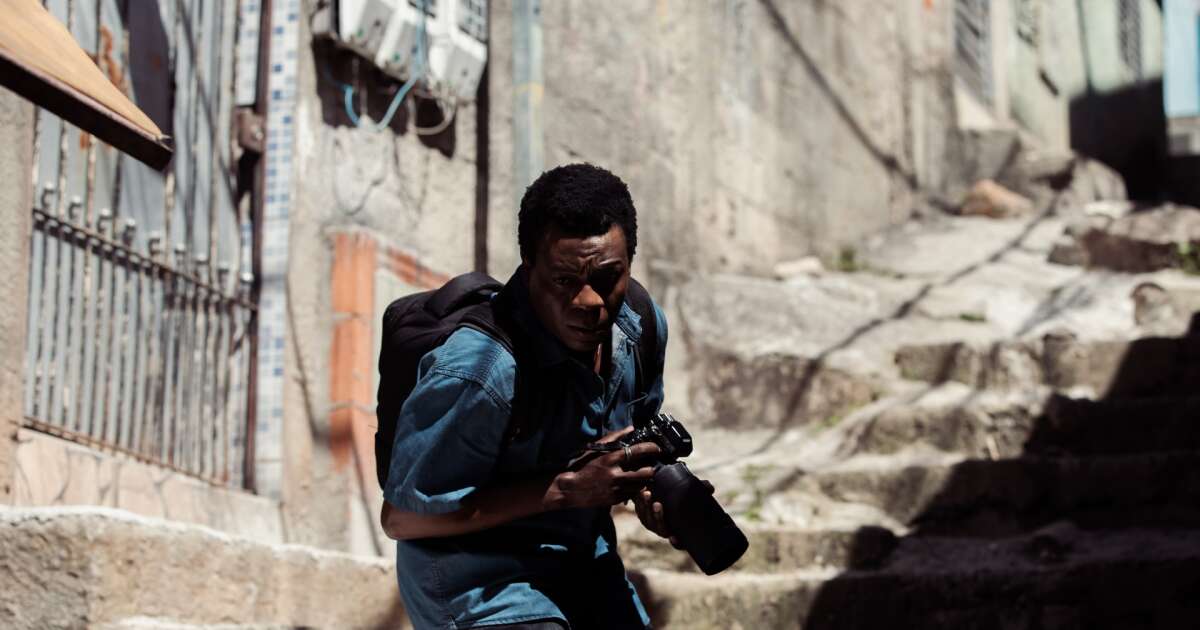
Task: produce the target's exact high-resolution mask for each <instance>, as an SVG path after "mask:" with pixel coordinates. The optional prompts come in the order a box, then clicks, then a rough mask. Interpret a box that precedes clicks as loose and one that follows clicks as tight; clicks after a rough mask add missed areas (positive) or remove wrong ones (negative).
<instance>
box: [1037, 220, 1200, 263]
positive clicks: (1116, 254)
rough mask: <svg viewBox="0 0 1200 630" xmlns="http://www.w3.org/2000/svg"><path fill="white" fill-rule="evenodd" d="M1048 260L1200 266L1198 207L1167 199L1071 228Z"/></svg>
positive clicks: (1059, 261)
mask: <svg viewBox="0 0 1200 630" xmlns="http://www.w3.org/2000/svg"><path fill="white" fill-rule="evenodd" d="M1050 261H1051V262H1055V263H1059V264H1072V265H1079V266H1086V267H1094V268H1103V269H1111V270H1113V271H1123V272H1129V273H1146V272H1152V271H1157V270H1159V269H1172V268H1174V269H1184V270H1186V271H1200V210H1198V209H1196V208H1191V207H1187V206H1176V205H1173V204H1167V205H1164V206H1160V207H1158V208H1154V209H1152V210H1146V211H1142V212H1135V213H1132V214H1128V215H1126V216H1122V217H1120V218H1117V219H1113V220H1109V219H1108V218H1107V217H1091V218H1089V219H1088V220H1086V222H1084V223H1081V224H1077V225H1075V226H1073V227H1072V228H1070V229H1068V230H1067V232H1066V233H1065V234H1064V237H1063V239H1062V240H1061V241H1060V242H1059V243H1058V244H1056V246H1055V248H1054V249H1053V250H1052V251H1051V253H1050Z"/></svg>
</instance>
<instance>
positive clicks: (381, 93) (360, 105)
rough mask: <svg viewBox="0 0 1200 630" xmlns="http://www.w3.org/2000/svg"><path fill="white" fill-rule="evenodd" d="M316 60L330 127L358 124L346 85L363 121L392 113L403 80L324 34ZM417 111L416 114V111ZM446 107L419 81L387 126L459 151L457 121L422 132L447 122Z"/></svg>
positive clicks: (316, 44) (446, 151)
mask: <svg viewBox="0 0 1200 630" xmlns="http://www.w3.org/2000/svg"><path fill="white" fill-rule="evenodd" d="M312 54H313V65H314V66H315V68H316V75H317V96H318V98H320V99H321V118H322V120H323V121H324V122H325V124H326V125H329V126H330V127H354V126H355V123H354V121H353V120H351V118H350V114H349V112H347V103H346V92H345V89H344V86H350V87H352V88H353V89H354V94H353V96H352V99H351V103H350V106H351V111H353V112H354V113H355V115H357V116H359V117H360V118H361V124H362V125H374V124H377V122H378V121H380V120H383V119H384V118H385V117H386V116H387V112H388V108H389V107H390V106H391V105H392V100H393V97H394V96H395V95H396V93H397V92H398V91H399V90H400V87H401V85H402V84H401V83H399V82H397V81H396V80H395V79H393V78H391V77H389V76H387V75H385V74H383V73H382V72H380V71H379V70H378V69H377V68H375V66H374V65H372V64H371V63H370V62H368V61H366V60H365V59H362V58H360V57H359V56H358V55H356V54H354V53H352V52H350V51H347V50H343V49H341V48H338V47H337V46H335V45H334V44H333V43H332V42H330V41H328V40H324V39H314V40H313V43H312ZM414 112H415V114H416V115H415V117H414V115H413V114H414ZM445 115H446V113H445V112H444V111H443V110H442V109H441V108H440V107H439V106H438V104H437V101H435V100H433V99H430V98H424V97H423V96H422V95H421V87H420V86H419V85H418V86H415V87H414V88H413V90H412V91H411V92H410V93H409V94H408V95H407V96H405V97H404V102H403V103H401V104H400V105H399V107H398V108H397V109H396V111H395V114H394V115H393V116H392V119H391V120H390V121H389V122H388V125H387V129H388V130H390V131H391V132H392V133H394V134H396V135H397V136H404V135H408V134H409V133H414V134H416V136H417V138H418V139H420V141H421V144H423V145H425V146H426V147H429V148H431V149H435V150H437V151H439V152H441V154H442V155H444V156H446V157H448V158H450V157H454V151H455V148H456V146H457V141H458V138H457V132H456V131H455V129H456V127H457V126H458V125H455V124H454V123H453V121H451V122H450V123H449V124H447V125H446V126H445V128H444V129H441V130H440V131H437V132H436V133H421V132H420V131H418V130H420V129H436V128H438V127H440V126H441V125H442V123H444V122H445V119H444V116H445Z"/></svg>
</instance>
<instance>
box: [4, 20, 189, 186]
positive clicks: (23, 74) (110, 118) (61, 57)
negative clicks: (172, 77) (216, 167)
mask: <svg viewBox="0 0 1200 630" xmlns="http://www.w3.org/2000/svg"><path fill="white" fill-rule="evenodd" d="M0 84H3V85H4V86H5V87H7V88H9V89H11V90H12V91H14V92H16V93H17V94H20V95H21V96H24V97H25V98H27V99H29V100H30V101H33V102H34V103H35V104H36V105H39V106H41V107H44V108H45V109H47V110H49V111H51V112H53V113H55V114H57V115H58V116H60V117H61V118H63V119H64V120H66V121H68V122H71V123H73V124H75V125H76V126H78V127H79V128H80V129H83V130H84V131H87V132H89V133H91V134H93V135H95V136H96V137H97V138H99V139H101V140H103V141H105V142H107V143H109V144H111V145H112V146H114V147H116V148H117V149H119V150H121V151H124V152H125V153H128V154H129V155H131V156H133V157H134V158H136V159H138V160H141V161H142V162H145V163H146V164H148V165H149V166H151V167H152V168H155V169H158V170H162V169H164V168H166V166H167V164H168V163H169V162H170V161H171V144H170V138H168V137H167V136H164V135H163V133H162V131H161V130H160V129H159V128H158V126H157V125H155V124H154V121H152V120H150V117H149V116H147V115H146V114H145V112H143V111H142V110H140V109H138V107H137V105H134V104H133V103H132V102H131V101H130V100H129V98H128V97H126V96H125V95H124V94H122V93H121V91H120V90H119V89H117V87H116V86H114V85H113V84H112V82H110V81H109V80H108V78H107V77H105V76H104V73H103V72H101V71H100V68H98V67H97V66H96V64H95V63H94V62H93V61H92V60H91V58H90V57H89V56H88V54H87V53H86V52H84V51H83V49H82V48H80V47H79V44H78V43H77V42H76V41H75V38H73V37H71V33H70V32H69V31H67V29H66V27H65V26H63V24H62V23H61V22H59V21H58V20H57V19H55V18H54V16H52V15H50V14H49V13H47V12H46V10H45V9H44V8H42V5H41V4H40V3H39V2H38V0H0Z"/></svg>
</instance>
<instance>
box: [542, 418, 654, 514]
mask: <svg viewBox="0 0 1200 630" xmlns="http://www.w3.org/2000/svg"><path fill="white" fill-rule="evenodd" d="M629 431H630V429H623V430H621V431H615V432H613V433H609V434H608V435H606V436H604V437H603V438H601V439H600V440H599V441H600V442H602V443H606V442H612V441H613V440H616V439H618V438H620V437H621V436H623V435H625V434H626V433H628V432H629ZM661 452H662V451H661V449H659V448H658V445H657V444H650V443H642V444H634V445H633V446H631V447H630V448H629V451H628V453H629V456H628V458H626V451H625V450H624V449H622V450H619V451H613V452H611V453H605V454H603V455H599V456H597V457H593V458H591V459H587V460H586V461H583V462H582V463H581V464H580V465H579V466H578V468H576V469H574V470H570V471H567V472H564V473H561V474H559V475H558V476H557V477H555V478H554V483H553V486H552V488H551V497H552V501H553V502H554V504H555V505H556V506H558V507H563V508H581V507H610V506H613V505H616V504H618V503H624V502H625V501H628V500H629V499H632V498H634V497H636V496H637V495H638V493H639V492H640V491H641V490H643V489H644V488H645V487H646V484H648V483H650V480H651V479H652V478H653V477H654V468H653V467H652V466H649V465H647V466H642V467H640V468H639V467H638V465H639V464H642V463H652V462H653V459H654V456H655V455H657V454H659V453H661Z"/></svg>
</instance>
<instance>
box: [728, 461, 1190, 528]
mask: <svg viewBox="0 0 1200 630" xmlns="http://www.w3.org/2000/svg"><path fill="white" fill-rule="evenodd" d="M704 476H707V477H709V478H710V479H712V482H713V483H714V485H715V486H716V488H717V497H718V499H720V500H721V501H722V504H723V505H724V506H725V508H726V510H728V511H729V512H730V513H731V514H733V515H734V516H735V517H740V518H742V519H744V520H746V521H748V522H752V523H754V522H761V523H768V524H769V523H774V524H781V525H791V526H796V527H802V528H807V529H847V528H854V527H857V526H860V525H877V526H883V527H886V528H888V529H890V530H892V531H894V532H897V533H899V534H903V533H906V529H907V528H909V527H915V528H918V529H920V530H921V531H931V532H946V533H955V534H962V535H971V536H1002V535H1012V534H1015V533H1019V532H1024V531H1029V530H1031V529H1034V528H1036V527H1039V526H1041V525H1044V524H1046V523H1049V522H1053V521H1055V520H1059V519H1063V518H1069V519H1073V520H1075V521H1077V522H1079V523H1081V524H1085V525H1094V526H1105V525H1107V526H1151V525H1172V524H1173V525H1190V524H1200V452H1197V451H1181V452H1164V453H1136V454H1123V455H1101V456H1087V457H1076V456H1047V455H1022V456H1019V457H1014V458H1007V459H998V460H990V459H965V458H962V457H958V456H954V455H949V454H946V453H937V452H929V451H921V452H905V453H900V454H894V455H858V456H855V457H852V458H849V459H847V460H844V461H842V462H838V463H836V464H833V465H830V466H826V467H822V468H819V469H815V470H806V469H803V468H801V467H799V466H796V465H794V464H786V463H778V464H766V463H762V462H758V463H753V464H747V465H745V466H743V467H742V468H736V467H726V468H722V469H720V470H716V471H710V474H706V475H704Z"/></svg>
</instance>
